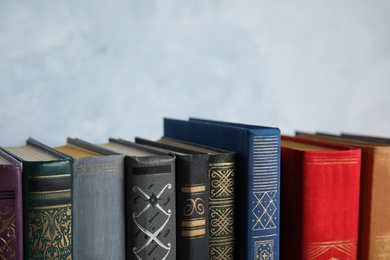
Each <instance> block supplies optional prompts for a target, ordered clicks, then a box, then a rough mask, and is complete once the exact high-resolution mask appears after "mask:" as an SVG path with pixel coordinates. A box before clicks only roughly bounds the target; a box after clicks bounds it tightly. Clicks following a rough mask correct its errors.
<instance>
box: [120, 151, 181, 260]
mask: <svg viewBox="0 0 390 260" xmlns="http://www.w3.org/2000/svg"><path fill="white" fill-rule="evenodd" d="M125 182H126V199H127V204H126V205H127V208H126V212H127V225H126V226H127V231H126V235H127V250H126V251H127V259H151V260H153V259H171V260H175V259H176V250H177V249H176V193H175V157H174V156H149V157H130V156H128V157H126V180H125Z"/></svg>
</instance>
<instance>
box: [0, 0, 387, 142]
mask: <svg viewBox="0 0 390 260" xmlns="http://www.w3.org/2000/svg"><path fill="white" fill-rule="evenodd" d="M389 13H390V2H389V1H385V0H383V1H380V0H374V1H369V2H366V1H360V0H356V1H348V0H346V1H339V0H337V1H336V0H330V1H314V2H313V1H259V0H239V1H238V0H237V1H232V0H207V1H206V0H197V1H187V0H184V1H178V0H166V1H165V0H109V1H108V0H101V1H91V0H78V1H73V0H68V1H47V0H34V1H13V0H2V1H1V2H0V104H1V109H0V145H1V146H9V145H12V146H13V145H22V144H24V142H25V140H26V138H28V137H34V138H36V139H38V140H40V141H42V142H45V143H46V144H49V145H61V144H63V143H65V141H66V137H68V136H70V137H79V138H83V139H85V140H88V141H91V142H105V141H106V140H107V138H108V137H120V138H124V139H129V140H132V139H133V138H134V137H135V136H142V137H145V138H151V139H155V138H158V137H160V136H161V135H162V133H163V132H162V130H163V129H162V119H163V117H172V118H179V119H186V118H188V117H189V116H192V117H203V118H208V119H215V120H224V121H236V122H242V123H250V124H260V125H268V126H276V127H279V128H280V129H281V131H282V132H283V133H285V134H293V133H294V131H295V130H303V131H317V130H318V131H327V132H335V133H338V132H340V131H346V132H353V133H363V134H375V135H383V136H390V122H389V115H390V102H389V97H390V86H389V82H390V33H389V32H390V16H389V15H388V14H389Z"/></svg>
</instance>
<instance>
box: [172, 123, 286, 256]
mask: <svg viewBox="0 0 390 260" xmlns="http://www.w3.org/2000/svg"><path fill="white" fill-rule="evenodd" d="M164 136H166V137H171V138H176V139H181V140H185V141H189V142H194V143H199V144H202V145H207V146H212V147H217V148H220V149H226V150H230V151H234V152H236V153H237V160H236V190H235V192H236V193H235V203H236V204H235V206H236V207H235V210H236V219H235V231H236V232H235V233H236V238H235V245H236V254H235V255H236V258H237V259H253V260H255V259H262V258H263V259H279V221H280V219H279V215H280V212H279V211H280V201H279V197H280V167H279V166H280V130H279V129H278V128H274V127H262V126H255V125H244V124H235V123H229V122H217V121H210V120H200V119H190V120H189V121H183V120H175V119H164Z"/></svg>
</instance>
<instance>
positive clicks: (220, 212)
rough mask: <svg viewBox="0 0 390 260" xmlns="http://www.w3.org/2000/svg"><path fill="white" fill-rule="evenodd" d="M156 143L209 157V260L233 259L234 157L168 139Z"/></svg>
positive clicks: (204, 147)
mask: <svg viewBox="0 0 390 260" xmlns="http://www.w3.org/2000/svg"><path fill="white" fill-rule="evenodd" d="M158 142H159V143H162V144H167V145H173V146H177V147H181V148H185V149H190V150H195V151H198V152H204V153H207V154H209V171H208V181H209V186H210V192H209V199H210V200H209V218H210V221H209V227H210V233H209V239H210V248H209V250H210V259H211V260H217V259H218V260H228V259H233V258H234V251H235V246H234V244H235V243H234V186H235V184H234V183H235V156H236V153H235V152H232V151H227V150H223V149H218V148H214V147H209V146H204V145H200V144H196V143H190V142H185V141H183V140H178V139H174V138H169V137H163V138H161V139H160V140H158Z"/></svg>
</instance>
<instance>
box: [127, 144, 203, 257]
mask: <svg viewBox="0 0 390 260" xmlns="http://www.w3.org/2000/svg"><path fill="white" fill-rule="evenodd" d="M135 141H136V142H137V143H140V144H143V145H148V146H151V147H157V148H159V149H165V151H167V152H173V153H174V154H175V155H176V216H177V221H176V227H177V229H178V231H177V235H176V239H177V257H178V259H189V260H197V259H209V185H208V179H207V171H208V166H209V156H208V154H205V153H200V152H196V151H192V150H187V149H182V148H177V147H174V146H168V145H164V144H160V143H158V142H154V141H149V140H146V139H142V138H136V139H135Z"/></svg>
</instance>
